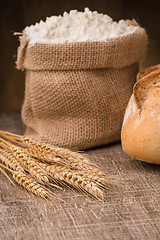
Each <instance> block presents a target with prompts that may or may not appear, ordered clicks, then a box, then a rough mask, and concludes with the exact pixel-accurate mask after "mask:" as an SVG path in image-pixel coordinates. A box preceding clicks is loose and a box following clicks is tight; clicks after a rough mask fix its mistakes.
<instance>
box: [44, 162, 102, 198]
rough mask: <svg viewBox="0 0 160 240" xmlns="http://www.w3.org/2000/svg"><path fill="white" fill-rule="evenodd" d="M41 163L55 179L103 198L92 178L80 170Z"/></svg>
mask: <svg viewBox="0 0 160 240" xmlns="http://www.w3.org/2000/svg"><path fill="white" fill-rule="evenodd" d="M41 165H42V166H43V167H44V168H45V169H46V170H47V171H48V172H49V173H51V174H52V177H53V178H55V179H56V180H58V181H61V182H65V183H67V184H69V185H72V186H73V187H76V188H77V189H79V190H82V191H85V192H86V193H88V194H90V195H92V196H93V197H95V198H97V199H99V200H100V199H101V200H102V199H103V192H102V190H101V189H100V188H99V187H98V186H97V185H96V183H94V182H93V181H92V179H89V178H87V176H85V175H83V174H82V173H81V172H79V171H78V172H77V171H72V170H70V169H68V168H66V167H62V166H56V165H46V164H44V163H41Z"/></svg>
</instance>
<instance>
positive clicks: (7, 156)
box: [0, 148, 24, 172]
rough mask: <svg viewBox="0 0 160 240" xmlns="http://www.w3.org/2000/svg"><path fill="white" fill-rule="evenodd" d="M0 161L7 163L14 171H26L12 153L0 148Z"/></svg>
mask: <svg viewBox="0 0 160 240" xmlns="http://www.w3.org/2000/svg"><path fill="white" fill-rule="evenodd" d="M0 159H1V161H2V162H3V163H5V164H6V165H7V166H8V167H10V168H12V169H13V170H16V171H21V172H23V171H24V169H23V167H22V166H21V165H20V163H19V162H18V160H17V159H16V158H15V156H14V155H13V153H10V152H8V151H6V150H4V149H1V148H0Z"/></svg>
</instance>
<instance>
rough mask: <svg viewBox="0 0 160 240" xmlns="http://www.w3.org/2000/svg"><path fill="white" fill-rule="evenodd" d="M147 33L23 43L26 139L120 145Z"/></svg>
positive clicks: (20, 55) (21, 65) (79, 146)
mask: <svg viewBox="0 0 160 240" xmlns="http://www.w3.org/2000/svg"><path fill="white" fill-rule="evenodd" d="M146 43H147V36H146V33H145V30H144V29H143V28H139V29H138V30H136V31H135V32H134V33H133V34H129V35H126V36H123V37H119V38H114V39H110V40H108V41H107V42H83V43H65V44H36V45H35V46H33V47H29V46H28V41H27V40H26V38H25V36H22V37H21V39H20V47H19V48H18V59H17V68H18V69H22V70H24V69H25V70H26V89H25V99H24V104H23V108H22V119H23V121H24V123H25V124H26V126H27V129H26V133H25V134H26V135H27V136H30V137H33V138H36V139H39V140H41V141H44V142H47V143H51V144H54V145H58V146H62V147H67V148H70V149H77V150H82V149H87V148H91V147H94V146H99V145H104V144H107V143H111V142H115V141H118V140H120V130H121V125H122V120H123V115H124V111H125V108H126V105H127V103H128V100H129V97H130V95H131V94H132V88H133V84H134V82H135V79H136V75H137V73H138V68H139V62H140V61H141V60H142V59H143V57H144V54H145V51H146Z"/></svg>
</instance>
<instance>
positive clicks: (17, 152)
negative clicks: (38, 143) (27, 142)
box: [10, 146, 49, 183]
mask: <svg viewBox="0 0 160 240" xmlns="http://www.w3.org/2000/svg"><path fill="white" fill-rule="evenodd" d="M10 148H11V150H12V153H13V154H14V156H15V157H16V158H17V159H18V160H19V162H20V163H21V164H22V165H23V166H24V167H25V168H26V169H27V170H28V172H29V173H30V174H31V175H32V176H34V177H36V178H37V179H38V180H39V181H41V182H46V183H48V182H49V179H48V176H47V174H46V172H45V171H44V170H43V169H42V168H41V167H40V166H39V165H38V164H37V163H36V162H35V161H34V160H33V159H32V158H31V157H30V156H29V155H28V154H27V153H26V152H25V151H24V150H23V149H21V148H20V147H16V146H11V147H10Z"/></svg>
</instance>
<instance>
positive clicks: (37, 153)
mask: <svg viewBox="0 0 160 240" xmlns="http://www.w3.org/2000/svg"><path fill="white" fill-rule="evenodd" d="M0 136H1V138H0V140H1V143H0V146H1V147H2V148H4V149H6V150H5V151H11V153H10V154H12V155H14V158H15V159H16V161H18V163H19V164H20V165H21V166H22V168H23V169H24V170H27V171H28V172H29V173H30V174H31V175H32V176H33V177H34V178H35V180H36V179H37V180H38V181H39V185H40V183H42V184H47V185H48V184H50V185H52V186H55V184H51V182H50V180H52V181H54V182H55V183H56V186H57V184H59V185H63V186H66V184H69V185H70V186H73V187H75V188H77V189H79V190H80V191H83V192H85V193H87V194H90V195H92V196H93V197H95V198H97V199H99V200H103V191H102V189H103V188H105V189H106V188H107V186H108V184H109V183H111V182H110V181H109V180H108V179H106V176H105V174H104V173H103V172H102V171H100V170H99V169H98V168H96V167H95V166H94V165H93V164H91V163H90V161H89V159H88V158H87V157H86V156H85V155H82V154H80V153H79V152H72V151H71V150H69V149H64V148H60V147H57V146H52V145H50V144H45V143H41V142H39V141H37V140H34V139H30V138H28V137H25V136H21V135H16V134H13V133H8V132H4V131H0ZM4 138H5V139H7V140H9V141H10V142H8V141H6V140H4ZM11 142H12V143H11ZM2 143H3V144H2ZM6 165H8V166H9V167H11V168H12V166H11V164H10V165H9V164H7V163H6ZM15 170H16V169H15ZM18 173H20V175H22V176H23V174H22V171H20V170H18V171H15V174H16V175H15V177H16V176H17V177H18V176H20V175H18ZM24 175H26V173H25V172H24ZM13 176H14V175H13ZM27 176H28V175H27ZM29 176H30V175H29ZM21 185H22V184H21ZM40 186H41V185H40ZM26 188H27V187H26ZM37 189H38V188H37ZM37 195H38V194H37Z"/></svg>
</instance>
